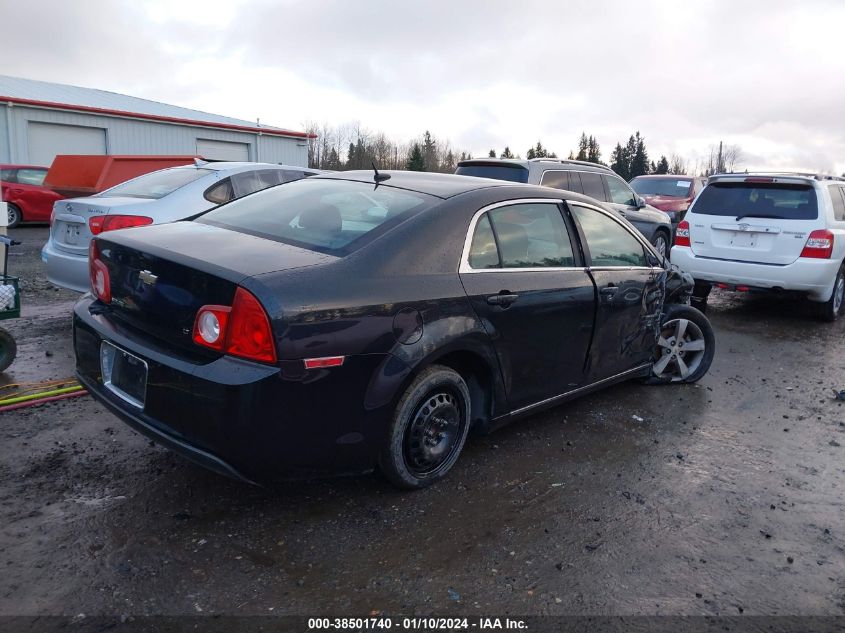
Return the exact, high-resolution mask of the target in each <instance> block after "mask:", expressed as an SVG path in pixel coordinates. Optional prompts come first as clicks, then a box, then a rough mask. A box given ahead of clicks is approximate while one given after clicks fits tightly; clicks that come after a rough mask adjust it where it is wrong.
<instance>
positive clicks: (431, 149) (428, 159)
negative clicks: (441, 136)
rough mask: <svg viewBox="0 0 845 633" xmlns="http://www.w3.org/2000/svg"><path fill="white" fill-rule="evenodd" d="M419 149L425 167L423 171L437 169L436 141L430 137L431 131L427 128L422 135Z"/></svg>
mask: <svg viewBox="0 0 845 633" xmlns="http://www.w3.org/2000/svg"><path fill="white" fill-rule="evenodd" d="M421 149H422V154H423V162H424V163H425V169H424V170H423V171H438V167H439V165H438V161H437V141H435V140H434V138H432V136H431V133H430V132H429V131H428V130H426V131H425V134H424V135H423V144H422V148H421Z"/></svg>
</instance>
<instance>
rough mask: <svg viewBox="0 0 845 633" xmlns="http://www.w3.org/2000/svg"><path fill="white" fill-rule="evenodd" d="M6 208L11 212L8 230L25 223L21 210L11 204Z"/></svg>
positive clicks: (7, 204)
mask: <svg viewBox="0 0 845 633" xmlns="http://www.w3.org/2000/svg"><path fill="white" fill-rule="evenodd" d="M6 208H7V209H8V211H9V223H8V224H7V225H6V228H9V229H13V228H15V227H16V226H17V225H18V224H20V223H21V222H22V221H23V214H22V213H21V210H20V208H19V207H18V206H16V205H14V204H12V203H11V202H7V203H6Z"/></svg>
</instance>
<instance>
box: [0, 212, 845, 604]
mask: <svg viewBox="0 0 845 633" xmlns="http://www.w3.org/2000/svg"><path fill="white" fill-rule="evenodd" d="M14 236H15V237H17V238H18V239H22V240H23V241H24V242H25V246H24V247H22V248H21V249H20V253H21V254H20V255H14V256H13V257H12V260H11V261H12V266H13V267H14V271H15V272H16V273H18V274H21V275H22V276H23V277H24V278H25V279H26V280H27V284H26V286H25V294H24V301H25V311H26V314H25V318H22V319H21V320H19V321H16V322H9V323H8V325H9V326H10V327H9V329H10V330H12V331H13V333H14V334H15V335H16V336H17V337H18V340H19V343H20V357H19V360H18V361H17V362H16V363H15V365H13V366H12V370H11V371H10V372H9V374H8V375H7V377H6V380H7V381H15V382H19V381H22V380H46V379H52V378H63V377H65V376H68V375H71V374H72V365H73V359H72V349H71V344H70V319H69V314H70V306H71V305H72V301H73V294H72V293H67V292H64V291H61V292H59V291H55V290H53V289H51V288H50V286H49V284H47V283H46V280H45V279H44V277H43V269H42V265H41V262H40V260H39V258H38V250H39V248H40V246H41V244H42V243H43V241H44V240H45V239H46V229H44V228H24V229H20V230H17V231H15V232H14ZM710 316H711V318H712V320H713V323H714V325H715V328H716V334H717V345H718V350H717V354H716V360H715V362H714V365H713V368H712V370H711V372H710V374H709V375H708V376H706V377H705V378H704V379H703V380H702V381H701V383H700V384H698V385H695V386H684V387H645V386H642V385H639V384H636V383H630V384H625V385H622V386H619V387H615V388H611V389H610V390H608V391H605V392H603V393H600V394H597V395H593V396H589V397H587V398H586V399H583V400H580V401H577V402H574V403H571V404H569V405H566V406H562V407H560V408H558V409H556V410H554V411H552V412H549V413H545V414H543V415H538V416H536V417H534V418H531V419H530V420H527V421H525V422H523V423H520V424H518V425H515V426H511V427H509V428H506V429H504V430H502V431H500V432H498V433H496V434H494V435H492V436H489V437H485V438H476V439H474V440H472V441H471V442H470V444H469V445H468V447H467V450H466V452H465V455H464V456H463V457H462V459H461V460H460V462H459V463H458V466H457V467H456V469H455V471H454V472H453V474H452V475H451V476H450V477H449V478H448V479H447V480H446V481H444V482H442V483H440V484H439V485H436V486H434V487H432V488H430V489H427V490H425V491H422V492H418V493H412V494H408V493H399V492H396V491H394V490H393V489H391V488H390V486H388V485H387V484H386V483H385V482H384V481H383V480H382V479H380V478H379V477H378V476H377V475H372V476H367V477H361V478H355V479H341V480H333V481H319V482H308V483H302V482H300V483H291V484H287V485H285V486H282V487H278V488H276V489H273V490H269V491H268V490H264V489H258V488H251V487H247V486H245V485H242V484H239V483H236V482H232V481H229V480H226V479H224V478H222V477H220V476H217V475H214V474H212V473H209V472H206V471H204V470H201V469H200V468H198V467H196V466H193V465H191V464H189V463H188V462H186V461H184V460H183V459H181V458H179V457H177V456H175V455H172V454H170V453H168V452H167V451H165V450H163V449H160V448H158V447H156V446H154V445H152V444H151V443H150V442H148V441H147V440H145V439H144V438H142V437H141V436H139V435H137V434H135V433H134V432H132V431H130V430H129V429H128V428H127V427H126V426H124V425H123V424H122V423H121V422H120V421H118V420H117V419H116V418H114V417H113V416H112V415H110V414H109V413H107V412H106V411H105V410H104V409H103V408H102V407H101V406H99V405H98V404H96V403H95V402H94V401H93V400H91V399H90V398H87V397H86V398H79V399H75V400H70V401H66V402H59V403H55V404H52V405H47V406H43V407H40V408H31V409H26V410H23V411H19V412H13V413H6V414H4V415H2V416H0V437H2V445H0V446H1V448H0V565H2V570H3V571H2V573H0V615H48V614H54V615H59V614H65V615H76V614H81V613H84V614H87V615H96V614H108V615H123V614H127V615H131V614H135V615H142V614H174V615H175V614H198V613H202V614H262V615H268V614H285V613H292V614H312V615H313V614H321V613H331V614H336V615H338V614H339V615H343V614H346V615H366V614H368V613H371V612H373V611H380V612H384V613H390V614H399V613H401V614H414V613H418V614H439V615H450V614H467V615H473V614H481V613H484V614H490V613H496V614H500V615H504V614H649V615H663V614H711V615H716V614H721V615H738V614H745V615H752V614H767V615H771V614H800V615H811V614H815V615H842V614H845V512H843V484H845V459H843V458H845V447H843V445H845V407H843V406H842V404H843V403H841V402H838V401H836V400H834V399H833V398H832V393H831V387H837V388H839V389H845V321H843V322H839V323H836V324H834V325H827V324H822V323H819V322H816V321H813V320H811V319H810V318H809V317H808V316H807V315H806V312H805V310H804V308H803V306H802V305H801V304H799V303H795V302H781V301H777V300H773V299H768V298H755V297H740V298H736V297H720V296H717V295H715V294H714V300H713V302H712V307H711V310H710ZM635 416H636V417H635Z"/></svg>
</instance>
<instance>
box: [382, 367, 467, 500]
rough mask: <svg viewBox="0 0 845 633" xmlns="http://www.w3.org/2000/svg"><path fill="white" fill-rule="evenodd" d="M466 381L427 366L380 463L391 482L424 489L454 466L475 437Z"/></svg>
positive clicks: (403, 403) (399, 411) (402, 405)
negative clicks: (470, 435) (471, 430)
mask: <svg viewBox="0 0 845 633" xmlns="http://www.w3.org/2000/svg"><path fill="white" fill-rule="evenodd" d="M469 420H470V398H469V390H468V389H467V385H466V382H464V379H463V378H461V376H460V374H458V373H457V372H456V371H454V370H452V369H450V368H448V367H444V366H442V365H432V366H431V367H427V368H426V369H424V370H423V371H422V372H420V374H419V375H418V376H417V377H416V378H415V379H414V381H413V382H412V383H411V384H410V386H409V387H408V389H407V390H406V391H405V393H404V394H403V396H402V398H401V400H400V401H399V404H398V405H397V406H396V413H395V415H394V417H393V422H392V423H391V425H390V431H389V434H388V439H387V444H386V446H385V448H384V449H383V451H382V454H381V456H380V458H379V465H380V466H381V470H382V472H383V473H384V475H385V477H387V479H388V480H389V481H390V482H391V483H393V484H394V485H396V486H398V487H400V488H407V489H416V488H424V487H425V486H428V485H430V484H432V483H434V482H435V481H437V480H438V479H441V478H442V477H443V476H445V475H446V473H448V472H449V470H450V469H451V468H452V466H454V464H455V462H456V461H457V460H458V456H459V455H460V453H461V450H462V449H463V447H464V443H465V442H466V438H467V434H468V432H469Z"/></svg>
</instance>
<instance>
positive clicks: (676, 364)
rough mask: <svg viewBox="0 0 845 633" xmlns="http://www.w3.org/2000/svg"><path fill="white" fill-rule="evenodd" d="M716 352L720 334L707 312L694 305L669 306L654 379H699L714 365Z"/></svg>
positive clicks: (661, 329) (658, 348)
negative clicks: (712, 324) (705, 314)
mask: <svg viewBox="0 0 845 633" xmlns="http://www.w3.org/2000/svg"><path fill="white" fill-rule="evenodd" d="M715 353H716V337H715V336H714V335H713V327H712V326H711V325H710V321H709V320H708V319H707V317H706V316H704V315H703V314H702V313H701V312H699V311H698V310H696V309H695V308H693V307H691V306H686V305H670V306H667V307H666V310H665V312H664V314H663V324H662V325H661V326H660V336H659V337H658V339H657V346H656V349H655V352H654V364H653V365H652V368H651V375H652V378H651V380H650V382H652V383H670V382H684V383H690V382H695V381H697V380H699V379H700V378H701V377H702V376H704V374H706V373H707V370H708V369H710V364H711V363H712V362H713V356H714V355H715Z"/></svg>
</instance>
